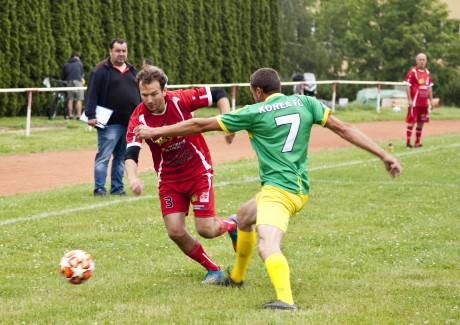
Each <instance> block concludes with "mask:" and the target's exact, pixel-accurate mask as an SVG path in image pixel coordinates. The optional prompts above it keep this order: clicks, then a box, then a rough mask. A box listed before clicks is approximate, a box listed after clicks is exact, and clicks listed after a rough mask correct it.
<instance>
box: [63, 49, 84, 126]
mask: <svg viewBox="0 0 460 325" xmlns="http://www.w3.org/2000/svg"><path fill="white" fill-rule="evenodd" d="M83 78H84V70H83V64H82V63H81V61H80V55H79V54H78V53H77V52H74V53H72V55H71V56H70V59H69V60H68V61H67V62H66V63H65V64H64V67H63V68H62V80H64V81H67V86H68V87H83V81H84V79H83ZM84 97H85V94H84V93H83V89H80V90H69V91H68V92H67V111H68V113H67V118H69V119H73V103H74V101H75V110H76V113H77V118H79V117H80V115H81V107H82V101H83V99H84Z"/></svg>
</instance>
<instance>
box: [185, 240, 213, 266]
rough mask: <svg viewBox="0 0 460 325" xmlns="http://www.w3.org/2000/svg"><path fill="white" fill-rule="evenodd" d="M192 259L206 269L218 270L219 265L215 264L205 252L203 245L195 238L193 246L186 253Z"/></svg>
mask: <svg viewBox="0 0 460 325" xmlns="http://www.w3.org/2000/svg"><path fill="white" fill-rule="evenodd" d="M187 256H188V257H190V258H191V259H192V260H195V261H197V262H198V263H199V264H201V265H202V266H203V267H204V268H205V269H206V270H212V271H217V270H220V267H219V266H217V265H216V264H215V263H214V262H213V261H212V260H211V258H210V257H209V256H208V255H207V254H206V253H205V251H204V249H203V246H201V244H200V242H199V241H198V240H197V241H196V243H195V246H193V247H192V249H191V250H190V252H188V254H187Z"/></svg>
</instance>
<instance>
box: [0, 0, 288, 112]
mask: <svg viewBox="0 0 460 325" xmlns="http://www.w3.org/2000/svg"><path fill="white" fill-rule="evenodd" d="M2 3H3V6H2V10H1V11H0V24H1V26H2V27H1V29H0V36H1V39H2V42H0V65H1V66H2V67H3V72H2V73H1V74H0V88H28V87H43V84H42V82H43V79H44V78H45V77H47V76H53V77H57V78H60V76H61V67H62V65H63V64H64V63H65V62H66V61H67V60H68V58H69V57H70V54H71V53H72V52H74V51H77V52H79V53H80V54H81V56H82V62H83V64H84V67H85V72H86V76H88V74H89V72H90V70H91V68H92V67H93V66H94V65H95V64H96V63H98V62H99V61H101V60H103V59H104V58H106V57H107V56H108V45H109V42H110V40H111V39H113V38H115V37H122V38H124V39H126V40H127V42H128V49H129V54H128V61H130V62H131V63H132V64H134V66H135V67H136V68H138V69H139V68H141V66H142V60H143V58H144V57H148V58H150V59H152V61H153V62H154V64H156V65H158V66H160V67H162V68H163V69H164V70H165V71H166V73H167V74H168V77H169V79H170V84H183V83H222V82H248V79H249V75H250V74H251V73H252V72H253V71H254V70H255V69H256V68H259V67H263V66H270V67H273V68H275V69H280V65H281V46H280V44H281V42H280V40H281V35H280V27H279V18H278V17H279V10H280V8H279V5H278V2H277V1H273V2H269V1H265V0H252V1H243V0H234V1H229V0H194V1H178V0H176V1H155V0H100V1H89V0H79V1H77V0H68V1H57V0H35V1H34V2H33V3H30V2H28V1H25V0H3V1H2ZM50 97H51V95H50V94H49V93H40V94H37V95H35V94H34V96H33V101H34V102H33V107H34V109H33V114H34V115H46V111H47V106H48V102H49V99H50ZM238 99H239V100H240V101H247V100H248V99H249V93H248V92H245V91H243V94H240V92H239V93H238ZM26 106H27V100H26V95H25V94H18V93H13V94H11V93H9V94H0V116H18V115H25V114H26Z"/></svg>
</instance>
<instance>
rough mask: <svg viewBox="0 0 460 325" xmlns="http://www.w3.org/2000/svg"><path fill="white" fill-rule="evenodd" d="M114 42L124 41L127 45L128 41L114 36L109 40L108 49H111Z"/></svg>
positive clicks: (121, 42)
mask: <svg viewBox="0 0 460 325" xmlns="http://www.w3.org/2000/svg"><path fill="white" fill-rule="evenodd" d="M115 43H118V44H124V43H126V45H128V43H127V42H126V41H125V40H124V39H122V38H114V39H113V40H111V41H110V45H109V47H110V49H113V44H115Z"/></svg>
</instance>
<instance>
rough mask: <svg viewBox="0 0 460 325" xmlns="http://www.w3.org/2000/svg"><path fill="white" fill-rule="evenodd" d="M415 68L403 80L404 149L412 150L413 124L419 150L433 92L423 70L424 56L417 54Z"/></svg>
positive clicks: (428, 73) (431, 84)
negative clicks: (404, 86) (404, 111)
mask: <svg viewBox="0 0 460 325" xmlns="http://www.w3.org/2000/svg"><path fill="white" fill-rule="evenodd" d="M415 62H416V64H417V65H416V66H415V67H413V68H411V69H410V70H409V71H408V72H407V75H406V78H405V79H404V83H405V84H406V94H407V101H408V103H409V107H408V109H407V116H406V122H407V130H406V147H407V148H412V145H411V138H412V130H413V128H414V125H415V123H417V127H416V128H415V144H414V147H415V148H419V147H421V146H422V145H421V144H420V139H421V138H422V129H423V124H424V123H428V122H429V121H430V118H429V112H430V111H429V110H430V108H431V107H433V92H432V89H431V87H432V86H433V82H432V80H431V76H430V72H429V71H428V69H426V68H425V66H426V63H427V58H426V55H425V54H423V53H419V54H418V55H417V56H416V57H415Z"/></svg>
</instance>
